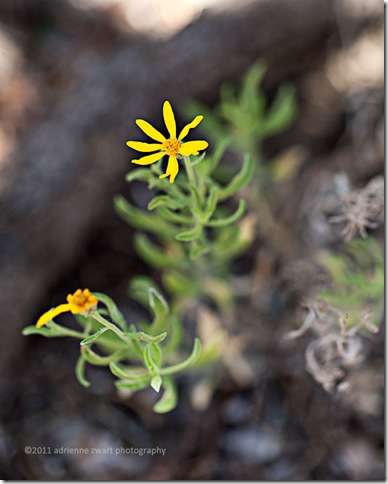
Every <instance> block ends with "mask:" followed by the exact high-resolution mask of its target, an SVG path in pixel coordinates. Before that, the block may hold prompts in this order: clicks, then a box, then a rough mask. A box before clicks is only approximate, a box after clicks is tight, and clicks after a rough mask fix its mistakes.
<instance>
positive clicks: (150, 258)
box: [134, 233, 180, 269]
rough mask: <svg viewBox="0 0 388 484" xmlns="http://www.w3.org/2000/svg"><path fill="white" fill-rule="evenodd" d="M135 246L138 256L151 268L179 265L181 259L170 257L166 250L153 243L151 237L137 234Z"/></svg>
mask: <svg viewBox="0 0 388 484" xmlns="http://www.w3.org/2000/svg"><path fill="white" fill-rule="evenodd" d="M134 246H135V250H136V252H137V254H138V255H139V256H140V257H141V258H142V259H143V260H144V261H145V262H147V263H148V264H149V265H150V266H151V267H155V268H156V269H163V268H164V267H171V266H174V265H179V262H180V261H179V259H177V258H176V257H172V256H171V255H169V254H168V253H167V252H166V250H164V249H162V248H161V247H160V246H158V245H156V244H154V243H153V242H151V240H150V239H149V237H148V236H147V235H146V234H143V233H136V234H135V239H134Z"/></svg>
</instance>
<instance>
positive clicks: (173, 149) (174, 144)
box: [163, 138, 181, 156]
mask: <svg viewBox="0 0 388 484" xmlns="http://www.w3.org/2000/svg"><path fill="white" fill-rule="evenodd" d="M180 147H181V143H180V141H178V140H177V139H176V138H170V139H168V140H166V141H165V142H164V143H163V150H164V151H165V152H166V153H167V154H168V155H170V156H171V155H177V154H178V153H179V150H180Z"/></svg>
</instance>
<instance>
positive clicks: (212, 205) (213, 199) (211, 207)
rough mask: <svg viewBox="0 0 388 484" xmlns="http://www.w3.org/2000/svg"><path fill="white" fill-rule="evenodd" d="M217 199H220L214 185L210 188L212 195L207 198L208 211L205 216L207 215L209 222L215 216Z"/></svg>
mask: <svg viewBox="0 0 388 484" xmlns="http://www.w3.org/2000/svg"><path fill="white" fill-rule="evenodd" d="M217 198H218V190H217V188H216V186H215V185H214V184H213V183H212V184H211V187H210V193H209V196H208V198H207V204H206V210H205V211H204V214H205V215H206V218H207V220H210V217H211V216H212V215H213V213H214V211H215V209H216V207H217Z"/></svg>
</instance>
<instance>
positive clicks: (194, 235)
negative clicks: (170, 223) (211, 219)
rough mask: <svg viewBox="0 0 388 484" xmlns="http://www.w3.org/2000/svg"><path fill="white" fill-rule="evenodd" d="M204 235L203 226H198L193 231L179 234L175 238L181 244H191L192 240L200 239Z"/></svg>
mask: <svg viewBox="0 0 388 484" xmlns="http://www.w3.org/2000/svg"><path fill="white" fill-rule="evenodd" d="M201 234H202V226H201V225H196V226H195V227H194V228H192V229H191V230H186V231H184V232H179V234H177V235H176V236H175V238H176V239H177V240H179V241H181V242H190V240H195V239H198V237H199V236H200V235H201Z"/></svg>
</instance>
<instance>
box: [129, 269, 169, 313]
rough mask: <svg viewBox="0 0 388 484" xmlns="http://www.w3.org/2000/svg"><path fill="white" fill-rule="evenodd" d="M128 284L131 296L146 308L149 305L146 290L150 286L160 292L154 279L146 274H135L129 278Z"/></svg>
mask: <svg viewBox="0 0 388 484" xmlns="http://www.w3.org/2000/svg"><path fill="white" fill-rule="evenodd" d="M128 286H129V293H130V295H131V297H132V298H133V299H135V300H136V301H138V302H140V303H141V304H142V305H143V306H144V307H146V308H148V307H149V295H148V290H149V289H151V288H152V289H155V290H156V291H157V292H159V293H161V290H160V288H159V287H158V286H157V284H156V283H155V282H154V280H153V279H151V278H150V277H148V276H135V277H133V278H132V279H131V281H130V283H129V285H128Z"/></svg>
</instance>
